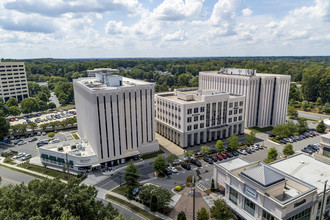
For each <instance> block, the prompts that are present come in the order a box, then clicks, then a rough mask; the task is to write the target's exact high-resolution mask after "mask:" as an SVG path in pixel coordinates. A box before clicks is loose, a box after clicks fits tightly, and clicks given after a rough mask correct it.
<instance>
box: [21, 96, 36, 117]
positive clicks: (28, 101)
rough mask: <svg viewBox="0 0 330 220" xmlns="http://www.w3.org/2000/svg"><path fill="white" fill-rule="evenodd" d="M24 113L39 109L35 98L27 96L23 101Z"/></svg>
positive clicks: (22, 108)
mask: <svg viewBox="0 0 330 220" xmlns="http://www.w3.org/2000/svg"><path fill="white" fill-rule="evenodd" d="M21 110H22V113H24V114H28V113H31V112H37V111H39V105H38V102H37V100H36V99H35V98H25V99H23V101H22V102H21Z"/></svg>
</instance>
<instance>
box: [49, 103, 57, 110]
mask: <svg viewBox="0 0 330 220" xmlns="http://www.w3.org/2000/svg"><path fill="white" fill-rule="evenodd" d="M48 108H49V109H54V108H56V104H55V103H54V102H50V103H48Z"/></svg>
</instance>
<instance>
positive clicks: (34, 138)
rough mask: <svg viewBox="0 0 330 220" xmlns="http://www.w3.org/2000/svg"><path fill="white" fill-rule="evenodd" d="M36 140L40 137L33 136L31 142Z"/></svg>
mask: <svg viewBox="0 0 330 220" xmlns="http://www.w3.org/2000/svg"><path fill="white" fill-rule="evenodd" d="M36 140H38V138H36V137H33V138H31V139H30V140H29V142H33V141H36Z"/></svg>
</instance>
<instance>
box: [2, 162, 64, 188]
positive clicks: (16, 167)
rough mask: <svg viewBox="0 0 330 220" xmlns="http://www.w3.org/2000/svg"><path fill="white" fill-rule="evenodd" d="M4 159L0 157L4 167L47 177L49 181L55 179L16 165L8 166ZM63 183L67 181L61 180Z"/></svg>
mask: <svg viewBox="0 0 330 220" xmlns="http://www.w3.org/2000/svg"><path fill="white" fill-rule="evenodd" d="M4 159H5V158H4V157H0V164H2V165H4V166H7V167H11V168H14V169H16V170H21V171H24V172H27V173H31V174H34V175H37V176H40V177H45V178H48V179H53V178H54V177H52V176H48V175H45V174H42V173H38V172H35V171H32V170H28V169H24V168H22V167H19V166H15V165H11V164H8V163H4V162H3V161H4ZM61 181H62V182H63V183H67V181H65V180H61Z"/></svg>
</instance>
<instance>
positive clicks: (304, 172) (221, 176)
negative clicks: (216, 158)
mask: <svg viewBox="0 0 330 220" xmlns="http://www.w3.org/2000/svg"><path fill="white" fill-rule="evenodd" d="M329 179H330V165H328V164H326V163H323V162H321V161H318V160H315V159H314V158H313V157H311V156H308V155H305V154H296V155H294V156H292V157H289V158H287V159H283V160H279V161H276V162H274V163H272V164H264V163H262V162H252V163H249V162H247V161H245V160H243V159H241V158H234V159H230V160H226V161H221V162H218V163H216V164H215V166H214V180H215V184H216V187H220V188H222V187H223V188H224V189H225V196H224V197H223V198H224V199H225V201H226V202H227V204H228V205H229V206H230V208H231V209H232V210H233V211H234V212H235V213H236V214H237V215H238V216H241V217H242V218H243V219H247V220H255V219H258V220H259V219H260V220H282V219H283V220H317V219H319V216H320V212H321V210H322V204H323V213H324V214H325V215H329V214H330V213H329V212H330V187H329V186H330V184H329V183H328V185H327V187H326V194H325V200H324V203H322V201H323V190H324V184H325V181H326V180H329Z"/></svg>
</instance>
